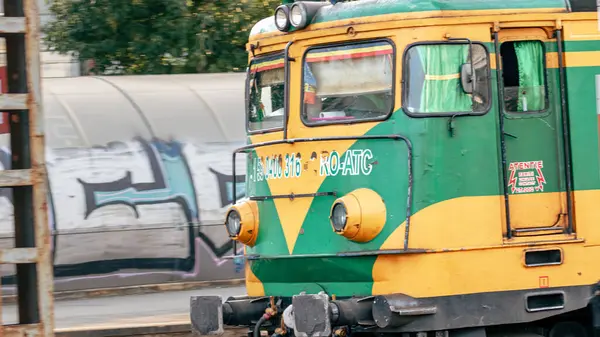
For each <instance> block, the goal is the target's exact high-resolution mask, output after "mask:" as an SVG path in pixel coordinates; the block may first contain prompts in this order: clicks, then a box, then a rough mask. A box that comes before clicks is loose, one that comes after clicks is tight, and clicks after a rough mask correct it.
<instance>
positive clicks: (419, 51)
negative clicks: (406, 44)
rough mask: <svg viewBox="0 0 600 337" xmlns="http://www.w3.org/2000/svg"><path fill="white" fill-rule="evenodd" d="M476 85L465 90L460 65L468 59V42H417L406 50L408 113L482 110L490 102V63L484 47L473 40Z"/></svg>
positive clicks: (405, 102) (406, 103) (406, 106)
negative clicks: (469, 90) (469, 92)
mask: <svg viewBox="0 0 600 337" xmlns="http://www.w3.org/2000/svg"><path fill="white" fill-rule="evenodd" d="M472 50H473V58H472V60H473V69H474V70H475V85H474V91H473V94H472V95H471V94H467V93H466V92H465V91H464V90H463V87H462V84H461V66H462V65H463V64H465V63H468V62H470V61H471V58H470V55H469V44H466V43H465V44H463V43H460V44H457V43H444V44H440V43H438V44H419V45H414V46H412V47H410V48H409V49H408V51H407V52H406V58H405V60H404V67H405V81H406V87H405V90H404V91H405V92H404V94H405V100H404V104H405V109H406V111H407V112H408V113H414V114H417V113H469V112H475V113H482V112H485V111H486V110H487V108H488V106H489V95H490V94H489V90H490V83H489V78H488V73H489V63H488V55H487V52H486V50H485V48H484V47H483V46H482V45H480V44H473V45H472Z"/></svg>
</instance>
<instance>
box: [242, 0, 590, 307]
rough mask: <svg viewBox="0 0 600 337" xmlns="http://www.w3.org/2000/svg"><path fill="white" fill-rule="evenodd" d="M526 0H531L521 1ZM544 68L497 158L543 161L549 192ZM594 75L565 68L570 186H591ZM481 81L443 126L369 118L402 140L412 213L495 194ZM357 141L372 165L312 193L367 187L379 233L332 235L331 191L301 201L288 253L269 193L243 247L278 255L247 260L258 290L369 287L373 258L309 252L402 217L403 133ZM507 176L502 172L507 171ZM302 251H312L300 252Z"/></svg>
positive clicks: (555, 131) (560, 172) (253, 191)
mask: <svg viewBox="0 0 600 337" xmlns="http://www.w3.org/2000/svg"><path fill="white" fill-rule="evenodd" d="M391 2H393V1H391ZM458 3H460V1H459V2H458ZM505 3H506V1H505ZM508 3H511V1H508ZM531 3H536V1H533V2H529V4H531ZM550 3H553V2H550ZM487 47H488V49H489V50H490V52H492V51H493V46H491V45H489V44H487ZM565 50H566V51H591V50H600V41H578V42H566V43H565ZM555 51H556V46H555V44H553V43H547V44H546V52H555ZM546 73H547V84H548V93H549V109H548V110H547V111H545V112H543V113H540V114H537V115H533V116H529V117H526V118H514V117H507V118H505V123H506V124H505V131H506V132H507V133H510V134H512V135H515V136H517V137H518V138H516V139H514V138H511V137H506V146H507V163H510V162H512V161H529V160H543V161H544V171H543V172H544V176H545V178H546V180H547V183H546V184H545V185H544V192H556V191H564V190H565V187H564V186H565V180H564V178H563V177H564V174H565V173H564V167H563V164H562V163H563V159H562V156H563V150H562V143H561V139H562V134H563V131H562V126H561V123H562V122H561V106H560V96H559V77H558V70H557V69H550V70H547V71H546ZM596 75H600V67H579V68H567V70H566V81H567V90H566V91H567V95H568V104H569V111H568V112H569V118H570V120H569V123H570V126H571V153H572V172H573V181H574V185H573V186H574V188H575V189H576V190H589V189H600V158H599V155H598V143H599V139H598V125H599V122H598V115H597V113H596V88H595V76H596ZM490 85H491V86H492V97H494V100H493V104H492V106H491V108H490V110H489V111H488V112H487V113H486V114H484V115H482V116H463V117H458V118H455V120H454V131H453V133H450V132H449V129H448V122H449V117H430V118H411V117H409V116H407V115H406V114H405V113H404V112H403V111H402V110H398V111H396V112H394V113H393V114H392V116H391V117H390V118H389V119H388V120H387V121H384V122H382V123H379V124H378V125H377V126H375V127H374V128H373V129H371V130H370V131H369V132H368V133H367V135H387V134H401V135H404V136H406V137H407V138H409V139H410V141H411V142H412V146H413V172H414V184H413V203H412V213H413V214H415V213H417V212H419V211H420V210H422V209H424V208H426V207H428V206H431V205H433V204H435V203H439V202H442V201H445V200H449V199H453V198H458V197H464V196H490V195H501V194H502V183H503V182H502V172H501V171H500V170H501V156H500V142H499V138H500V136H499V132H500V131H499V130H500V129H499V116H498V113H499V112H498V92H497V87H496V72H495V71H493V72H492V76H491V79H490ZM293 111H297V110H295V109H294V110H293ZM314 148H315V149H318V150H319V151H321V150H325V151H330V150H331V147H330V145H328V144H327V143H319V142H315V145H314ZM357 149H370V150H371V151H372V153H373V157H374V158H373V162H374V165H373V171H372V173H371V174H370V175H369V176H363V175H360V176H353V177H347V176H342V175H338V176H330V177H327V178H326V179H325V180H324V182H323V183H322V185H321V186H320V188H319V190H318V192H330V191H336V192H338V195H339V196H341V195H344V194H346V193H348V192H351V191H352V190H354V189H356V188H359V187H368V188H370V189H373V190H374V191H376V192H377V193H379V194H380V195H381V196H382V198H383V200H384V201H385V204H386V207H387V222H386V224H385V227H384V229H383V231H382V232H381V233H380V234H379V236H378V237H377V238H375V239H374V240H373V241H371V242H367V243H355V242H352V241H349V240H347V239H345V238H343V237H341V236H339V235H337V234H335V233H333V231H332V230H331V225H330V223H329V219H328V215H329V211H330V208H331V205H332V203H333V201H334V199H335V198H334V197H329V196H328V197H318V198H315V199H314V200H313V202H312V204H311V208H310V210H309V212H308V214H307V216H306V218H305V220H304V223H303V226H302V231H303V232H302V234H300V235H299V236H298V239H297V241H296V244H295V248H294V251H293V253H292V255H303V257H298V258H289V255H290V254H289V253H288V248H287V246H286V243H285V242H286V241H285V238H284V235H283V230H282V228H281V223H280V220H279V217H278V215H277V211H276V209H275V205H274V203H273V201H260V202H259V211H260V223H261V225H260V229H259V235H258V240H257V244H256V246H255V247H253V248H248V249H247V253H248V254H260V255H269V256H280V257H287V258H272V259H259V260H251V261H250V265H251V269H252V271H253V273H254V274H255V275H256V276H257V277H258V278H259V279H260V280H261V282H263V285H264V289H265V294H267V295H275V296H292V295H294V294H298V293H299V292H301V291H306V292H308V293H316V292H319V291H322V290H325V291H326V292H327V293H330V294H336V295H337V296H352V295H370V294H371V289H372V285H373V279H372V269H373V264H374V262H375V259H376V257H374V256H368V257H352V258H341V257H328V256H327V257H325V256H318V254H335V253H339V252H345V251H364V250H377V249H379V248H380V247H381V244H382V243H383V242H384V241H385V240H386V239H387V238H388V237H389V235H390V234H391V233H392V232H394V230H396V229H397V228H398V226H400V225H401V224H402V223H403V222H404V220H405V217H406V204H407V190H408V179H407V178H408V170H407V159H408V153H407V147H406V144H404V143H403V141H393V140H360V141H357V142H356V143H355V144H354V145H353V146H352V147H351V148H350V150H357ZM252 157H256V154H255V153H253V154H252ZM248 165H249V166H248V170H251V166H250V165H252V164H251V163H249V164H248ZM508 174H509V175H510V172H509V171H508ZM247 184H248V187H247V193H248V195H270V194H271V193H270V190H269V187H268V185H267V184H266V182H264V181H262V182H260V183H256V182H253V181H252V180H249V181H248V183H247ZM540 207H543V206H540ZM440 225H443V224H440ZM547 225H550V224H547ZM397 246H398V247H402V246H403V242H398V243H397ZM460 246H461V244H460V242H454V243H453V246H452V245H449V246H448V247H447V248H458V247H460ZM413 248H428V247H413ZM310 254H317V255H316V256H315V257H306V255H310Z"/></svg>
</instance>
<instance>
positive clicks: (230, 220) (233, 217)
mask: <svg viewBox="0 0 600 337" xmlns="http://www.w3.org/2000/svg"><path fill="white" fill-rule="evenodd" d="M225 227H226V228H227V232H228V233H229V237H232V238H234V237H237V236H238V235H240V230H241V229H242V218H241V217H240V213H238V211H236V210H235V209H232V210H230V211H229V213H227V220H226V221H225Z"/></svg>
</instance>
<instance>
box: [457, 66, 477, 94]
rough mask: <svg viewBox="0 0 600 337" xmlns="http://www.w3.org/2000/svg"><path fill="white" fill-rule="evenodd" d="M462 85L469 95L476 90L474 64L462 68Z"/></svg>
mask: <svg viewBox="0 0 600 337" xmlns="http://www.w3.org/2000/svg"><path fill="white" fill-rule="evenodd" d="M460 84H461V85H462V88H463V91H464V92H465V93H467V94H472V93H473V91H474V90H475V73H474V72H473V65H472V64H470V63H465V64H463V65H462V66H461V67H460Z"/></svg>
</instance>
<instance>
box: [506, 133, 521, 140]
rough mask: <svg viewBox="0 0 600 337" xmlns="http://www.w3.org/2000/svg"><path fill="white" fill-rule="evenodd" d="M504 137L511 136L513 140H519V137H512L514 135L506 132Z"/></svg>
mask: <svg viewBox="0 0 600 337" xmlns="http://www.w3.org/2000/svg"><path fill="white" fill-rule="evenodd" d="M504 135H505V136H509V137H511V138H515V139H517V138H519V137H517V136H515V135H512V134H510V133H508V132H504Z"/></svg>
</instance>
